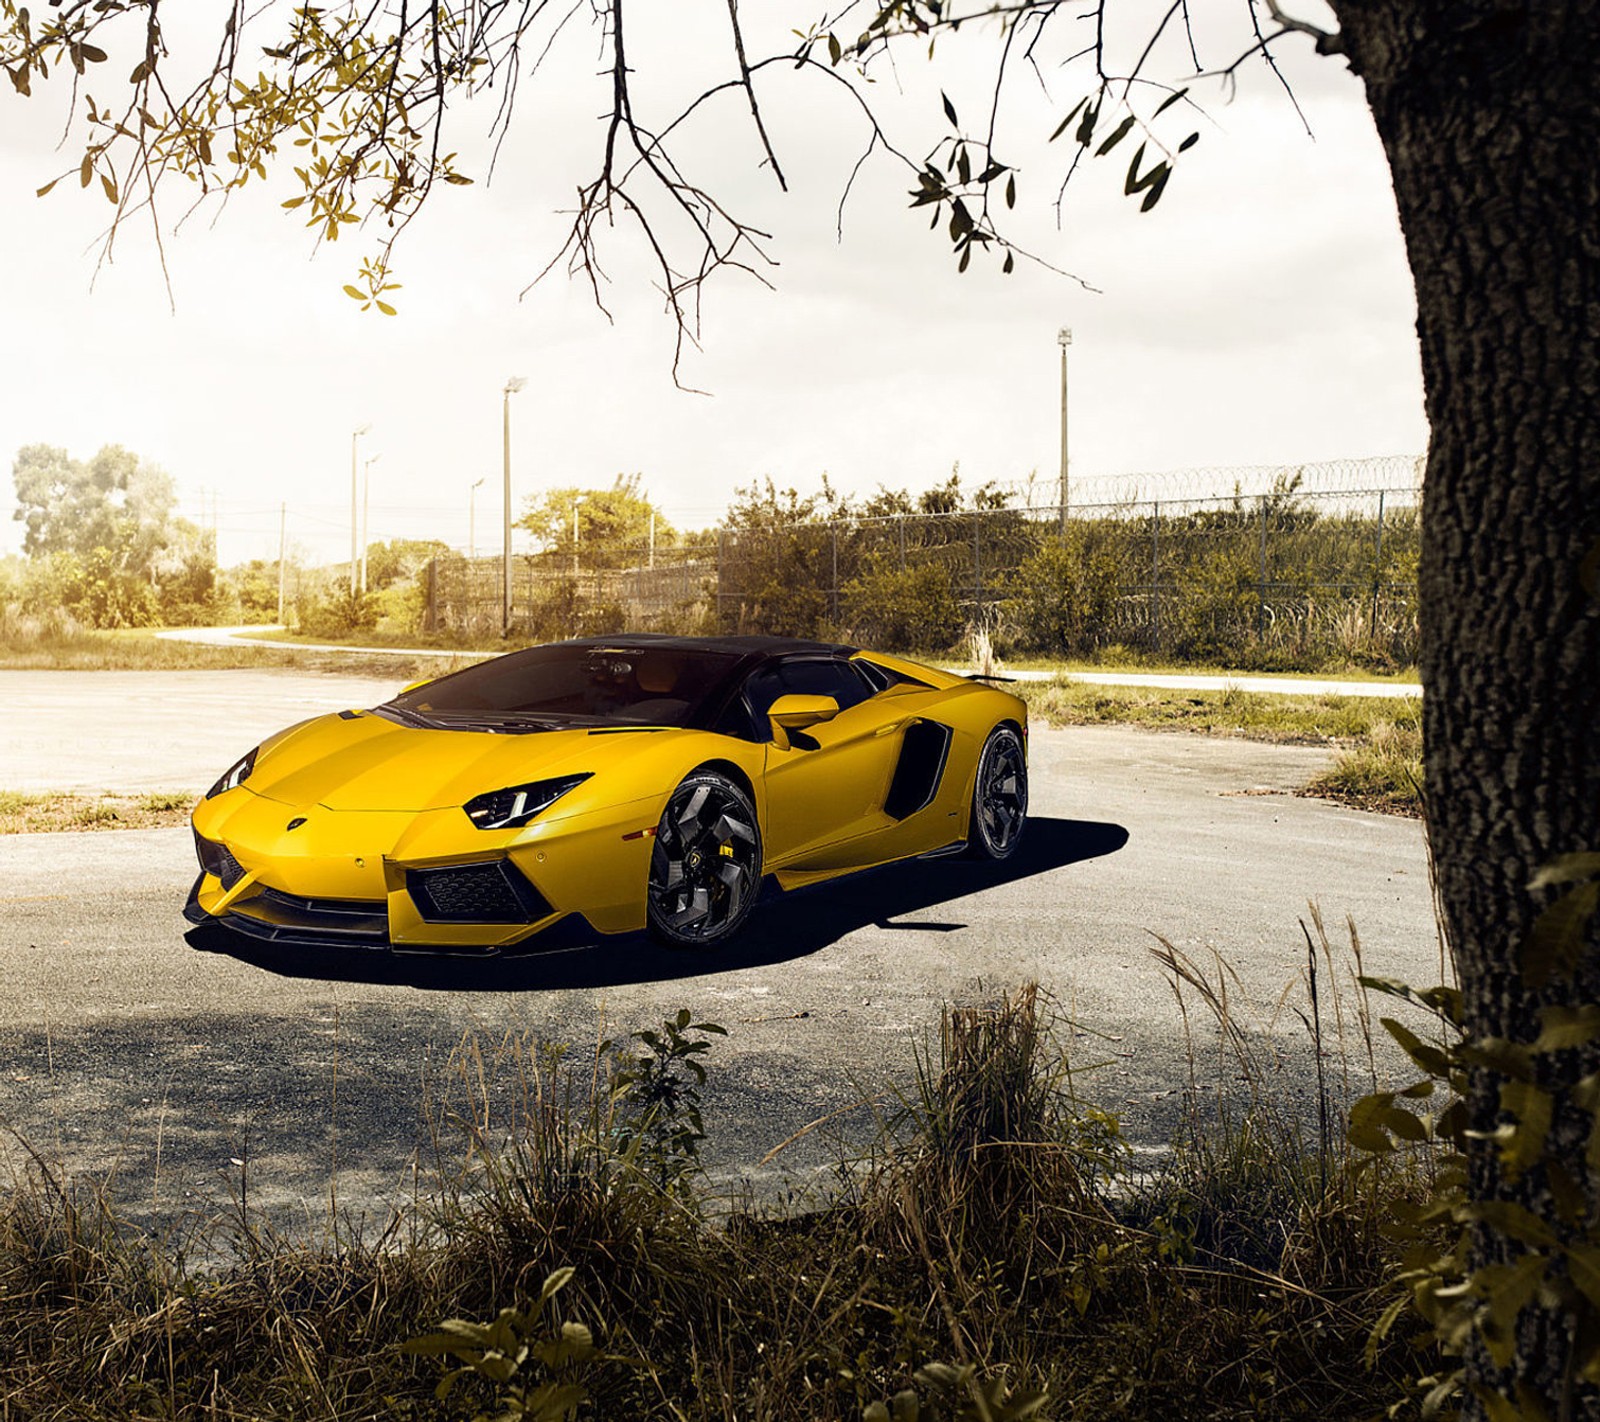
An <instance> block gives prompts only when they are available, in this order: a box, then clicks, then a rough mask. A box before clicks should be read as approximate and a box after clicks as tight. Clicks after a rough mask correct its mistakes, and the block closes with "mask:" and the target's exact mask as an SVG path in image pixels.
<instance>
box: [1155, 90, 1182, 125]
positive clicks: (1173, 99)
mask: <svg viewBox="0 0 1600 1422" xmlns="http://www.w3.org/2000/svg"><path fill="white" fill-rule="evenodd" d="M1188 92H1189V90H1188V89H1187V88H1182V89H1178V90H1175V91H1174V92H1173V93H1170V94H1168V95H1167V97H1166V98H1164V99H1163V100H1162V101H1161V105H1160V107H1159V108H1157V109H1156V111H1155V113H1154V115H1152V117H1154V118H1160V117H1161V115H1162V114H1164V113H1166V111H1167V110H1168V109H1170V108H1171V107H1172V106H1173V105H1174V104H1175V103H1177V102H1178V101H1179V100H1180V99H1182V98H1183V97H1184V95H1186V94H1187V93H1188Z"/></svg>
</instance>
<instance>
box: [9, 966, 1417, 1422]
mask: <svg viewBox="0 0 1600 1422" xmlns="http://www.w3.org/2000/svg"><path fill="white" fill-rule="evenodd" d="M1173 962H1174V969H1175V970H1176V971H1179V972H1180V976H1182V975H1183V974H1188V973H1190V972H1193V973H1194V975H1195V976H1194V981H1189V980H1188V979H1187V978H1186V977H1185V978H1183V980H1182V981H1179V982H1175V988H1176V989H1178V990H1180V991H1181V992H1182V993H1187V994H1188V995H1189V997H1190V998H1192V997H1193V995H1194V993H1195V992H1196V991H1199V992H1200V993H1201V995H1202V997H1203V996H1204V993H1205V990H1206V989H1205V978H1204V975H1203V974H1199V973H1198V970H1194V969H1193V965H1191V964H1188V963H1187V962H1186V961H1184V960H1181V959H1177V958H1175V959H1174V960H1173ZM1313 964H1314V955H1313ZM1197 984H1199V985H1200V986H1198V987H1197V986H1196V985H1197ZM1212 995H1213V998H1217V999H1218V1000H1220V1001H1223V1002H1225V1001H1226V993H1221V994H1218V993H1217V992H1216V990H1215V989H1212ZM1223 1011H1224V1012H1226V1011H1227V1009H1226V1007H1224V1008H1223ZM718 1031H720V1029H718V1028H716V1027H715V1026H714V1025H713V1024H704V1023H694V1022H692V1021H691V1019H690V1016H689V1014H688V1013H687V1012H683V1013H680V1014H678V1015H677V1016H676V1017H675V1018H671V1019H668V1020H667V1021H666V1022H665V1023H663V1024H662V1025H661V1026H660V1027H659V1028H657V1029H656V1030H654V1031H651V1032H637V1033H634V1034H633V1035H632V1037H630V1038H629V1039H627V1040H626V1041H624V1042H621V1043H618V1044H616V1045H613V1044H611V1043H602V1044H601V1045H600V1048H599V1049H598V1051H597V1052H596V1054H595V1056H594V1057H593V1059H592V1060H590V1061H587V1062H582V1061H580V1062H576V1063H571V1064H569V1063H568V1062H567V1061H566V1060H565V1059H564V1058H563V1057H562V1055H561V1054H560V1053H559V1052H557V1051H555V1050H552V1049H547V1048H542V1047H540V1046H539V1045H538V1044H537V1043H536V1042H533V1041H530V1040H525V1039H519V1038H514V1037H513V1038H503V1039H499V1040H497V1041H495V1042H494V1043H492V1044H490V1045H485V1044H483V1043H481V1042H479V1041H477V1040H475V1039H468V1040H467V1041H465V1042H464V1043H463V1044H462V1045H461V1047H460V1048H459V1049H458V1050H457V1052H456V1054H455V1056H454V1059H453V1060H452V1062H451V1064H450V1066H449V1067H448V1068H447V1069H446V1071H445V1073H444V1074H443V1077H442V1079H441V1081H440V1083H439V1089H438V1093H437V1095H436V1096H435V1097H434V1098H433V1101H432V1112H431V1115H430V1120H431V1122H432V1125H433V1136H432V1139H433V1143H434V1149H435V1153H436V1157H437V1165H438V1175H437V1180H436V1184H435V1188H434V1189H433V1191H432V1193H431V1194H429V1195H427V1196H426V1197H419V1199H418V1200H417V1202H416V1204H415V1206H414V1207H413V1208H411V1209H409V1210H408V1211H406V1212H405V1213H403V1214H400V1215H396V1216H395V1218H394V1219H393V1220H392V1221H391V1222H390V1224H389V1226H388V1228H387V1229H385V1230H384V1231H382V1232H381V1234H380V1235H379V1236H378V1237H377V1238H376V1239H374V1240H370V1241H368V1240H363V1239H361V1238H359V1237H355V1236H353V1235H352V1233H351V1232H350V1230H349V1227H348V1226H347V1225H344V1226H334V1227H332V1228H331V1229H330V1231H329V1234H328V1237H327V1238H325V1239H321V1240H312V1241H309V1242H301V1243H294V1242H291V1241H288V1240H286V1239H284V1238H281V1237H279V1236H276V1235H275V1234H273V1232H272V1231H271V1230H270V1228H268V1227H267V1226H266V1225H265V1224H264V1223H263V1222H262V1220H261V1218H260V1217H259V1216H258V1215H257V1214H255V1213H254V1212H253V1211H252V1210H251V1209H250V1208H248V1207H247V1206H246V1204H245V1202H244V1200H243V1197H242V1192H241V1198H240V1199H239V1200H238V1201H236V1208H235V1210H234V1211H233V1213H232V1215H231V1216H230V1217H229V1218H228V1219H226V1220H224V1221H221V1222H217V1221H215V1220H213V1221H211V1222H210V1223H207V1222H204V1221H199V1220H194V1221H189V1222H186V1223H184V1224H182V1225H178V1226H173V1227H172V1228H171V1230H170V1231H169V1233H167V1234H166V1235H165V1236H157V1237H152V1236H150V1235H149V1234H147V1233H141V1232H140V1231H138V1230H136V1229H133V1228H130V1227H129V1226H128V1225H127V1224H126V1223H125V1222H123V1221H121V1220H119V1219H118V1218H117V1217H116V1215H115V1213H114V1211H113V1209H112V1207H111V1206H110V1204H109V1203H108V1200H107V1197H106V1195H105V1193H104V1192H103V1191H97V1190H94V1189H92V1188H89V1187H86V1186H83V1185H81V1184H79V1183H77V1182H73V1181H69V1180H65V1179H63V1178H62V1177H61V1176H60V1175H59V1174H58V1173H56V1172H54V1171H53V1170H52V1169H51V1168H50V1167H49V1165H48V1164H47V1163H46V1162H45V1161H44V1160H43V1159H42V1157H39V1156H34V1157H33V1164H32V1169H31V1173H30V1175H29V1177H28V1179H27V1180H25V1181H24V1182H22V1183H21V1184H20V1185H19V1188H18V1189H16V1190H14V1191H13V1192H12V1193H11V1194H10V1196H9V1197H8V1198H7V1199H6V1200H5V1202H4V1203H3V1204H0V1329H3V1330H4V1333H5V1336H7V1337H9V1338H11V1339H12V1340H13V1342H12V1345H11V1346H10V1347H9V1348H7V1349H6V1350H4V1351H3V1352H0V1395H3V1396H4V1397H5V1398H6V1399H7V1402H8V1405H9V1406H10V1407H11V1409H12V1411H13V1413H14V1414H15V1415H17V1416H30V1417H32V1416H40V1417H42V1416H69V1415H70V1416H84V1417H89V1416H92V1417H95V1418H108V1419H117V1418H129V1419H131V1418H134V1417H140V1418H147V1417H152V1416H159V1417H164V1418H171V1419H180V1418H193V1419H196V1422H201V1419H207V1422H209V1419H212V1418H227V1419H242V1418H246V1417H248V1418H264V1419H275V1418H286V1419H287V1418H301V1417H310V1416H315V1417H320V1418H329V1419H352V1422H353V1419H356V1418H368V1417H375V1416H383V1417H387V1418H423V1417H444V1418H455V1417H461V1418H465V1417H467V1416H471V1415H473V1414H475V1413H477V1414H492V1415H497V1416H498V1415H505V1416H517V1415H522V1412H521V1410H512V1411H507V1412H504V1413H502V1412H501V1410H500V1409H501V1408H503V1407H508V1406H511V1407H515V1404H517V1403H518V1401H519V1397H520V1400H521V1401H524V1402H527V1401H531V1400H532V1399H535V1398H537V1397H539V1396H541V1394H539V1393H538V1392H537V1391H536V1390H537V1389H538V1388H540V1387H549V1388H552V1389H554V1388H557V1387H559V1388H562V1389H565V1390H566V1391H565V1392H564V1394H562V1398H563V1400H562V1404H561V1405H560V1406H554V1405H552V1406H551V1407H550V1408H549V1410H547V1411H539V1410H537V1409H536V1408H533V1407H529V1408H527V1409H526V1415H529V1416H539V1417H548V1418H551V1419H555V1418H558V1417H571V1416H577V1417H626V1418H629V1419H639V1422H653V1419H662V1422H667V1419H675V1422H714V1419H728V1418H734V1417H740V1418H752V1419H763V1422H789V1419H793V1422H862V1419H864V1418H884V1417H889V1416H891V1415H892V1416H895V1417H909V1416H920V1417H922V1418H924V1419H939V1420H941V1422H976V1419H978V1418H987V1419H991V1422H1017V1419H1021V1418H1023V1417H1026V1416H1039V1417H1058V1418H1065V1417H1097V1418H1098V1417H1105V1418H1128V1419H1134V1418H1137V1419H1146V1418H1149V1419H1156V1418H1159V1419H1163V1422H1167V1420H1168V1419H1179V1418H1196V1419H1199V1418H1205V1419H1222V1422H1228V1420H1229V1419H1240V1422H1242V1419H1246V1418H1251V1419H1254V1418H1260V1417H1273V1418H1302V1417H1304V1418H1318V1419H1321V1418H1326V1417H1353V1416H1363V1415H1381V1414H1382V1412H1383V1409H1384V1407H1385V1405H1386V1404H1387V1403H1389V1402H1391V1401H1393V1400H1395V1399H1396V1398H1397V1397H1399V1396H1400V1395H1401V1394H1402V1392H1403V1390H1404V1384H1405V1380H1406V1379H1407V1378H1408V1377H1409V1376H1410V1375H1411V1374H1412V1372H1413V1370H1414V1369H1415V1368H1417V1367H1419V1366H1421V1367H1425V1366H1426V1365H1427V1363H1428V1362H1429V1358H1428V1355H1427V1354H1425V1353H1424V1354H1421V1355H1420V1356H1419V1354H1418V1352H1417V1351H1416V1349H1415V1347H1414V1346H1413V1344H1414V1338H1413V1337H1412V1336H1410V1330H1409V1329H1408V1327H1407V1325H1406V1324H1405V1323H1404V1322H1402V1323H1401V1324H1399V1325H1397V1326H1396V1327H1395V1328H1394V1329H1393V1330H1392V1332H1391V1333H1390V1334H1388V1335H1387V1337H1386V1338H1384V1339H1383V1340H1381V1341H1379V1342H1378V1343H1376V1344H1375V1345H1374V1346H1373V1349H1372V1356H1371V1359H1370V1365H1369V1364H1368V1362H1364V1361H1363V1350H1364V1348H1365V1347H1366V1346H1367V1343H1368V1338H1369V1335H1370V1333H1371V1328H1372V1324H1373V1323H1374V1322H1375V1321H1376V1319H1377V1318H1378V1316H1379V1315H1380V1313H1381V1312H1382V1309H1383V1307H1384V1305H1385V1303H1386V1302H1387V1299H1388V1297H1389V1296H1390V1295H1389V1291H1388V1286H1387V1282H1386V1281H1387V1278H1388V1275H1389V1270H1390V1268H1391V1267H1392V1265H1393V1262H1394V1258H1393V1252H1392V1251H1393V1249H1394V1246H1391V1245H1390V1244H1388V1243H1387V1241H1386V1240H1385V1239H1384V1237H1383V1235H1382V1234H1381V1232H1380V1231H1379V1229H1378V1228H1377V1223H1378V1220H1379V1219H1380V1218H1381V1215H1382V1213H1383V1211H1384V1210H1385V1209H1386V1208H1387V1205H1388V1202H1389V1201H1390V1200H1392V1199H1393V1198H1394V1197H1395V1196H1397V1195H1399V1194H1403V1193H1406V1192H1407V1191H1411V1190H1413V1188H1414V1186H1415V1184H1416V1176H1415V1173H1414V1171H1413V1172H1412V1173H1410V1174H1408V1173H1407V1170H1406V1169H1405V1168H1403V1167H1400V1166H1397V1165H1395V1164H1394V1163H1393V1162H1392V1161H1383V1162H1380V1163H1379V1166H1378V1167H1374V1166H1372V1165H1371V1164H1370V1163H1369V1164H1368V1166H1367V1168H1366V1169H1364V1170H1361V1171H1358V1170H1357V1169H1356V1168H1355V1167H1354V1166H1353V1164H1352V1162H1351V1160H1350V1158H1349V1151H1348V1148H1346V1147H1345V1146H1343V1145H1342V1144H1341V1143H1339V1142H1338V1141H1336V1140H1335V1139H1333V1138H1332V1136H1331V1135H1330V1133H1329V1132H1327V1131H1323V1132H1322V1135H1321V1144H1320V1146H1319V1144H1318V1142H1317V1138H1316V1137H1315V1136H1313V1138H1312V1139H1311V1141H1310V1142H1309V1145H1308V1143H1307V1141H1305V1140H1303V1139H1302V1138H1301V1133H1299V1132H1298V1131H1297V1130H1296V1129H1294V1128H1293V1127H1292V1126H1289V1125H1286V1124H1285V1123H1286V1122H1288V1121H1290V1120H1291V1116H1293V1118H1294V1119H1298V1115H1297V1114H1296V1113H1293V1112H1292V1110H1291V1109H1290V1108H1287V1107H1286V1109H1285V1112H1277V1113H1275V1112H1274V1111H1272V1110H1268V1109H1263V1105H1264V1103H1263V1102H1262V1101H1260V1100H1253V1101H1252V1104H1251V1108H1250V1109H1249V1110H1248V1111H1247V1112H1246V1114H1244V1115H1242V1116H1241V1117H1239V1118H1237V1119H1234V1120H1232V1121H1231V1122H1230V1120H1229V1119H1228V1118H1227V1117H1226V1116H1224V1117H1223V1118H1222V1119H1221V1120H1220V1121H1218V1122H1215V1123H1214V1127H1213V1129H1215V1130H1220V1131H1221V1132H1223V1138H1221V1139H1217V1138H1215V1137H1207V1136H1204V1135H1202V1134H1198V1133H1197V1134H1195V1135H1193V1136H1191V1137H1189V1138H1186V1139H1184V1140H1180V1141H1179V1142H1178V1143H1177V1145H1176V1147H1175V1150H1174V1160H1175V1162H1177V1163H1176V1164H1175V1165H1174V1166H1173V1167H1172V1168H1170V1169H1168V1170H1165V1171H1163V1172H1161V1173H1159V1174H1158V1175H1156V1176H1152V1177H1144V1178H1139V1177H1135V1176H1133V1175H1131V1174H1130V1173H1129V1171H1128V1169H1127V1164H1126V1162H1127V1151H1126V1148H1125V1147H1124V1146H1123V1145H1122V1143H1121V1141H1120V1135H1119V1130H1118V1126H1117V1122H1116V1119H1115V1118H1114V1117H1113V1116H1110V1115H1108V1114H1105V1113H1099V1112H1092V1111H1089V1110H1087V1109H1086V1108H1084V1107H1082V1106H1081V1105H1080V1103H1079V1102H1078V1101H1077V1100H1076V1099H1075V1098H1074V1097H1073V1095H1072V1093H1071V1091H1070V1089H1069V1086H1070V1073H1069V1072H1068V1070H1067V1062H1066V1059H1065V1057H1064V1056H1063V1054H1062V1051H1061V1049H1060V1048H1059V1047H1058V1046H1057V1045H1056V1041H1057V1037H1056V1034H1055V1033H1054V1032H1053V1030H1052V1023H1051V1021H1050V1019H1049V1016H1048V1012H1047V1010H1046V1004H1045V1003H1044V1002H1043V1000H1042V999H1041V997H1040V996H1039V994H1038V993H1037V992H1036V991H1035V990H1034V989H1033V988H1031V987H1027V988H1024V989H1022V990H1020V991H1018V992H1015V993H1012V994H1009V995H1007V996H1006V997H1004V998H1003V999H1001V1000H999V1001H997V1002H992V1003H989V1004H986V1005H983V1006H979V1007H970V1008H965V1009H958V1010H953V1011H950V1012H947V1013H946V1014H945V1017H944V1019H943V1025H942V1031H941V1034H940V1038H939V1042H938V1045H937V1047H935V1048H932V1049H930V1051H929V1052H928V1054H927V1055H926V1056H925V1058H924V1060H923V1062H922V1063H921V1068H920V1070H919V1073H918V1079H917V1085H916V1088H915V1089H914V1090H913V1091H912V1093H911V1094H910V1096H909V1098H908V1099H906V1100H905V1101H904V1105H903V1109H902V1110H901V1111H900V1112H899V1113H898V1114H897V1115H896V1116H894V1117H893V1118H891V1119H889V1120H887V1121H886V1122H885V1125H884V1131H883V1135H882V1137H881V1139H880V1140H879V1142H878V1144H877V1146H876V1147H875V1149H874V1150H873V1152H872V1154H871V1156H870V1157H869V1159H868V1160H867V1161H865V1162H857V1163H856V1168H855V1169H853V1170H852V1171H850V1172H848V1174H847V1176H846V1178H847V1179H848V1180H849V1182H850V1183H849V1184H848V1186H847V1188H846V1191H845V1193H844V1194H843V1195H842V1196H841V1197H839V1198H837V1199H835V1200H833V1201H832V1202H830V1203H828V1204H826V1205H825V1206H824V1207H822V1208H820V1209H813V1210H810V1211H808V1212H798V1211H782V1212H779V1213H776V1214H767V1215H753V1214H749V1213H733V1214H728V1213H726V1212H724V1211H719V1210H718V1209H716V1208H715V1202H714V1201H713V1200H712V1199H711V1198H710V1197H709V1195H708V1193H707V1186H706V1185H705V1182H704V1178H703V1176H701V1175H700V1174H699V1172H698V1164H697V1150H698V1145H699V1143H700V1141H701V1140H702V1139H703V1138H704V1130H703V1127H702V1122H701V1117H700V1086H701V1083H702V1081H703V1071H704V1068H703V1066H702V1062H703V1061H705V1060H707V1057H706V1055H705V1054H706V1053H707V1052H708V1050H709V1049H710V1046H711V1038H712V1037H713V1036H714V1035H715V1034H716V1033H717V1032H718ZM1235 1031H1236V1035H1239V1036H1240V1040H1245V1039H1246V1036H1247V1034H1244V1033H1243V1031H1242V1029H1235ZM1225 1035H1226V1034H1225ZM1229 1040H1232V1038H1229ZM1308 1050H1309V1045H1308ZM1245 1061H1246V1059H1245V1058H1240V1059H1238V1061H1236V1062H1235V1063H1234V1064H1233V1066H1231V1067H1230V1069H1229V1071H1228V1072H1227V1075H1229V1076H1230V1077H1231V1076H1232V1075H1234V1074H1235V1073H1237V1072H1238V1071H1239V1070H1240V1069H1241V1067H1242V1066H1243V1065H1244V1063H1245ZM1252 1080H1253V1083H1254V1084H1253V1086H1252V1091H1254V1090H1255V1088H1256V1087H1260V1088H1261V1089H1262V1090H1263V1091H1264V1090H1265V1089H1266V1087H1267V1083H1268V1081H1269V1080H1270V1074H1264V1075H1261V1076H1259V1077H1257V1078H1253V1079H1252ZM1199 1115H1200V1113H1199V1112H1198V1109H1197V1110H1196V1113H1195V1116H1194V1119H1195V1120H1196V1121H1198V1119H1199ZM491 1123H492V1124H491ZM1198 1130H1199V1128H1198V1127H1197V1132H1198ZM1202 1142H1204V1144H1203V1145H1202ZM236 1164H237V1162H236ZM205 1259H209V1260H210V1261H211V1262H210V1263H209V1264H196V1263H194V1262H192V1261H195V1260H205ZM446 1319H456V1320H463V1321H461V1322H457V1323H453V1324H449V1325H447V1326H445V1327H442V1328H441V1324H442V1323H443V1321H444V1320H446ZM475 1320H482V1322H474V1321H475ZM408 1344H409V1345H410V1346H409V1347H408V1346H407V1345H408ZM440 1360H446V1361H454V1362H457V1363H460V1364H461V1365H462V1367H461V1370H460V1374H459V1376H458V1377H457V1379H456V1380H455V1384H454V1386H453V1387H452V1388H451V1389H450V1390H449V1393H448V1396H446V1397H445V1398H444V1399H443V1401H442V1403H441V1402H438V1401H435V1399H434V1389H435V1386H436V1384H437V1383H438V1381H439V1380H440V1377H441V1372H442V1368H441V1361H440ZM975 1390H976V1391H981V1393H982V1395H983V1397H984V1399H985V1401H984V1403H983V1404H982V1405H981V1406H980V1405H979V1404H978V1403H977V1402H976V1401H975V1398H974V1392H975ZM907 1392H910V1393H912V1394H914V1395H915V1397H916V1399H917V1410H913V1408H912V1405H911V1404H910V1403H909V1402H908V1400H907V1399H906V1398H905V1397H904V1394H905V1393H907ZM542 1396H543V1397H544V1398H545V1399H546V1400H549V1399H551V1397H552V1393H549V1392H547V1393H544V1394H542ZM1041 1397H1042V1405H1041ZM891 1399H897V1400H896V1401H895V1402H894V1403H893V1411H892V1413H891V1412H890V1410H889V1405H890V1402H891ZM569 1407H570V1408H571V1409H572V1410H571V1411H568V1410H566V1409H567V1408H569Z"/></svg>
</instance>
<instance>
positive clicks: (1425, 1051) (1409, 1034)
mask: <svg viewBox="0 0 1600 1422" xmlns="http://www.w3.org/2000/svg"><path fill="white" fill-rule="evenodd" d="M1378 1020H1379V1021H1380V1022H1382V1023H1383V1025H1384V1027H1385V1028H1386V1029H1387V1030H1388V1033H1389V1035H1390V1036H1391V1037H1393V1038H1394V1039H1395V1041H1396V1042H1398V1043H1399V1044H1400V1049H1401V1050H1402V1051H1403V1052H1404V1053H1405V1054H1406V1055H1407V1056H1408V1057H1410V1058H1411V1060H1412V1061H1414V1062H1415V1063H1416V1064H1417V1065H1418V1066H1419V1067H1421V1068H1422V1069H1423V1071H1425V1072H1427V1073H1428V1074H1429V1075H1430V1076H1434V1077H1445V1076H1448V1075H1449V1073H1450V1058H1449V1057H1448V1056H1446V1055H1445V1053H1444V1052H1443V1051H1441V1050H1440V1049H1439V1048H1438V1047H1434V1046H1430V1045H1429V1044H1428V1043H1427V1042H1424V1041H1423V1040H1422V1038H1421V1037H1419V1036H1417V1034H1416V1033H1415V1032H1413V1031H1412V1030H1411V1029H1410V1028H1409V1027H1407V1026H1406V1025H1405V1024H1404V1023H1403V1022H1397V1021H1395V1019H1394V1018H1392V1017H1381V1018H1379V1019H1378Z"/></svg>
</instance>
